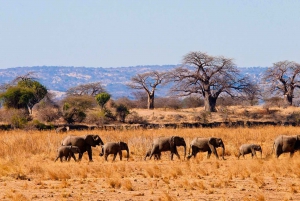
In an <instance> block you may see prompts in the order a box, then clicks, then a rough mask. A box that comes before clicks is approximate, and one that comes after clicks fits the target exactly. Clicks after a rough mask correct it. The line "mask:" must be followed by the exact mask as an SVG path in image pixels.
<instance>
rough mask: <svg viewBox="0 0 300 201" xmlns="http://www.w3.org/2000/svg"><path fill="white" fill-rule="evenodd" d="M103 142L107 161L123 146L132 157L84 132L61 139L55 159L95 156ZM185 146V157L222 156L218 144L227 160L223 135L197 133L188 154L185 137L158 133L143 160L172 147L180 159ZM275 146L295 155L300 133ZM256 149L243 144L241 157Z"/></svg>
mask: <svg viewBox="0 0 300 201" xmlns="http://www.w3.org/2000/svg"><path fill="white" fill-rule="evenodd" d="M97 145H98V146H101V151H102V152H101V153H100V154H99V155H100V156H104V158H105V160H106V161H107V158H108V155H110V154H113V155H114V156H113V161H114V160H115V158H116V156H117V154H119V157H120V160H122V150H126V151H127V160H128V159H129V148H128V145H127V143H125V142H107V143H106V144H104V143H103V141H102V140H101V138H100V137H99V135H85V136H72V135H70V136H67V137H65V138H64V139H63V140H62V142H61V146H60V147H59V148H58V149H57V157H56V159H55V161H56V160H58V158H60V161H61V162H62V160H63V159H65V160H67V161H69V160H70V159H71V157H72V158H73V159H74V160H75V161H77V160H76V157H75V153H78V154H79V157H78V160H79V161H80V160H81V158H82V154H83V153H84V152H88V157H89V161H93V159H92V148H91V147H96V146H97ZM179 146H183V147H184V158H187V159H188V160H189V159H190V158H191V157H192V156H193V157H194V158H195V157H196V155H197V153H198V152H207V158H210V155H211V153H213V154H214V155H215V156H216V158H219V156H218V152H217V150H216V148H218V147H221V148H222V159H223V160H225V158H224V154H225V145H224V143H223V140H222V139H221V138H216V137H210V138H200V137H196V138H194V139H193V140H192V141H191V142H190V149H189V155H188V156H187V157H186V143H185V140H184V138H183V137H180V136H171V137H159V138H156V139H154V140H153V143H152V145H151V147H150V148H149V149H148V150H147V152H146V154H145V157H144V160H146V159H147V157H149V158H150V159H151V158H152V157H153V158H154V160H160V158H161V152H165V151H170V153H171V154H170V159H171V160H173V156H174V154H175V155H176V156H177V157H178V159H180V155H179V154H178V151H177V147H179ZM274 149H275V156H276V158H278V157H279V156H280V155H281V154H282V153H290V156H291V157H292V156H293V154H294V152H295V151H297V150H300V135H295V136H286V135H280V136H278V137H277V138H276V139H275V140H274V143H273V150H272V152H273V151H274ZM256 151H258V152H260V156H261V157H262V148H261V146H260V145H257V144H243V145H241V146H240V148H239V154H238V159H239V158H240V156H243V157H245V156H244V155H246V154H251V156H252V158H253V156H256Z"/></svg>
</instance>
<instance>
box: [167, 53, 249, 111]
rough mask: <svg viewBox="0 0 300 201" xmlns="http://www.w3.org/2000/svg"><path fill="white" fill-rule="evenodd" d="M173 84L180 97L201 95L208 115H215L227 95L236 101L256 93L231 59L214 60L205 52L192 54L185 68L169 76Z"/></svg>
mask: <svg viewBox="0 0 300 201" xmlns="http://www.w3.org/2000/svg"><path fill="white" fill-rule="evenodd" d="M169 81H174V83H175V85H174V86H173V87H172V89H171V90H172V92H173V93H175V94H177V95H179V96H188V95H191V94H200V95H202V96H203V97H204V107H205V110H206V111H209V112H215V111H216V101H217V99H218V97H219V96H220V95H221V94H222V93H224V94H227V95H229V96H231V97H237V96H239V95H241V94H242V93H244V94H247V93H251V92H253V90H252V89H253V86H254V85H253V84H252V83H251V82H250V80H249V78H248V77H243V76H242V75H241V74H240V73H239V70H238V68H237V67H236V65H235V64H234V62H233V60H232V59H231V58H225V57H223V56H211V55H208V54H207V53H203V52H190V53H188V54H186V55H185V56H184V57H183V62H182V65H181V66H179V67H177V68H175V69H174V70H173V71H172V72H171V73H170V76H169Z"/></svg>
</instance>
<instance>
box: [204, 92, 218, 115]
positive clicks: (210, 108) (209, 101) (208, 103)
mask: <svg viewBox="0 0 300 201" xmlns="http://www.w3.org/2000/svg"><path fill="white" fill-rule="evenodd" d="M216 103H217V98H214V97H212V96H211V95H208V94H206V95H205V97H204V110H205V111H206V112H216V111H217V109H216Z"/></svg>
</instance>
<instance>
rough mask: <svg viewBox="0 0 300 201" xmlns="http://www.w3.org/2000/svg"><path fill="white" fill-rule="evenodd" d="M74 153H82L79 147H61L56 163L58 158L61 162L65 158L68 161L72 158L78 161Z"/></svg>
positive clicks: (58, 150)
mask: <svg viewBox="0 0 300 201" xmlns="http://www.w3.org/2000/svg"><path fill="white" fill-rule="evenodd" d="M74 153H79V154H80V153H81V152H80V149H79V148H78V147H77V146H72V145H71V146H60V147H59V148H58V149H57V157H56V159H55V160H54V162H56V161H57V159H58V158H60V162H62V159H63V157H65V160H66V161H70V158H71V157H72V158H73V159H74V160H75V161H76V157H75V155H74Z"/></svg>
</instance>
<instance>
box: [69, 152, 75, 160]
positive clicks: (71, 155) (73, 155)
mask: <svg viewBox="0 0 300 201" xmlns="http://www.w3.org/2000/svg"><path fill="white" fill-rule="evenodd" d="M71 157H72V158H73V159H74V161H75V162H76V161H77V160H76V157H75V154H74V153H71V154H70V156H69V161H70V159H71Z"/></svg>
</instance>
